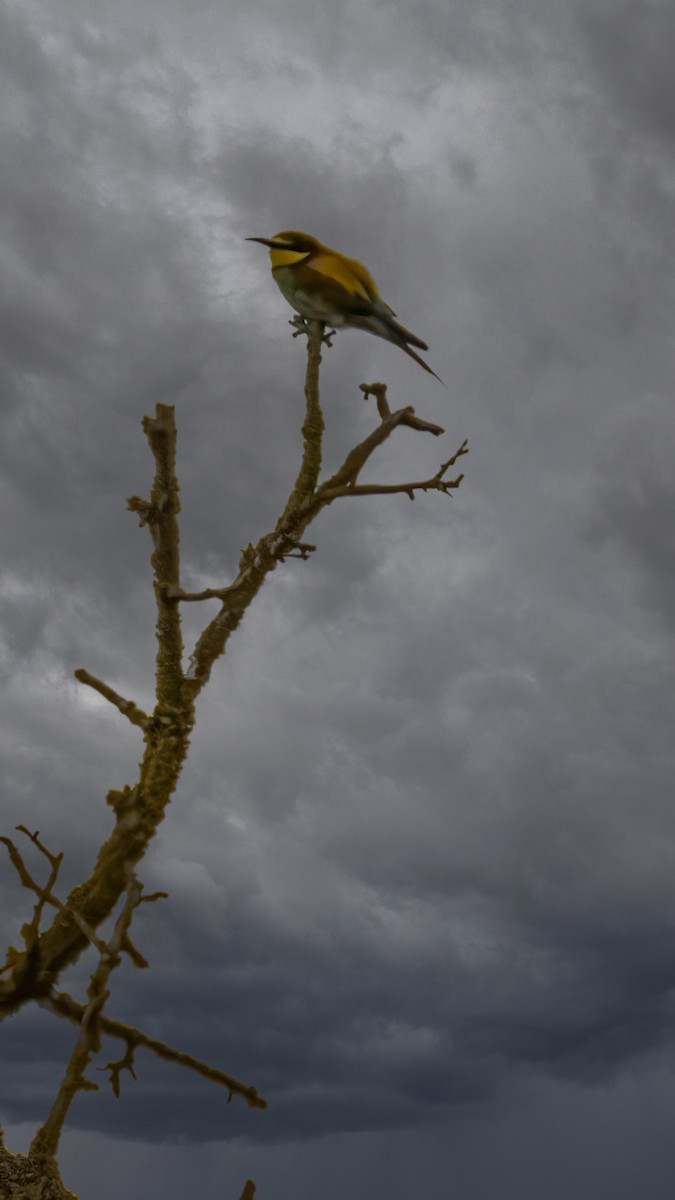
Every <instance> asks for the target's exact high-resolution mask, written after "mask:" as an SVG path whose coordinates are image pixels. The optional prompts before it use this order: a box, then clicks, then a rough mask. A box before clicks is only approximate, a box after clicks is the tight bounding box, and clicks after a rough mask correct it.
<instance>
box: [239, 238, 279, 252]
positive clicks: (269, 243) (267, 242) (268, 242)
mask: <svg viewBox="0 0 675 1200" xmlns="http://www.w3.org/2000/svg"><path fill="white" fill-rule="evenodd" d="M244 241H245V242H260V245H261V246H271V247H272V249H274V247H275V246H276V247H278V246H279V244H280V243H279V242H275V240H274V238H256V237H251V238H244Z"/></svg>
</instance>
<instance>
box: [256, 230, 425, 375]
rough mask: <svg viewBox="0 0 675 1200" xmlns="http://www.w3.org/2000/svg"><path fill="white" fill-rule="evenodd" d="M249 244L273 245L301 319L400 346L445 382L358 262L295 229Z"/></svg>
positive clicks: (284, 287)
mask: <svg viewBox="0 0 675 1200" xmlns="http://www.w3.org/2000/svg"><path fill="white" fill-rule="evenodd" d="M246 241H247V242H261V244H262V245H263V246H269V248H270V260H271V262H272V275H273V278H274V280H275V282H276V283H277V285H278V286H279V288H280V289H281V291H282V292H283V294H284V296H285V297H286V299H287V300H288V303H289V304H290V306H291V308H294V309H295V311H296V312H297V313H299V314H300V316H301V317H304V318H305V319H306V320H308V321H323V322H324V324H326V325H331V326H333V327H334V328H335V329H339V328H340V327H341V326H343V325H345V326H351V328H353V329H365V330H367V331H368V333H374V334H375V336H376V337H381V338H384V339H385V340H386V341H387V342H393V343H394V345H395V346H400V347H401V350H405V352H406V354H409V355H410V357H411V358H414V359H415V362H417V363H419V364H420V366H421V367H424V370H425V371H428V372H429V374H430V375H434V376H435V378H436V379H438V381H439V382H440V383H443V380H442V379H441V378H440V376H439V375H436V372H435V371H432V369H431V367H430V366H428V364H427V363H425V361H424V359H423V358H420V356H419V354H415V351H414V350H411V349H410V346H411V345H413V346H417V347H418V348H419V349H420V350H428V349H429V347H428V346H427V344H426V342H423V341H422V340H421V339H420V338H418V337H416V336H415V334H414V333H411V332H410V330H409V329H405V328H404V327H403V325H399V323H398V321H396V320H394V318H395V316H396V313H395V312H394V310H393V309H392V308H390V307H389V305H388V304H385V302H384V300H383V299H382V297H381V295H380V293H379V292H378V290H377V287H376V285H375V281H374V279H373V278H372V277H371V276H370V274H369V273H368V271H367V270H366V268H365V267H364V266H363V265H362V264H361V263H360V262H357V260H356V259H355V258H345V256H344V254H338V252H337V250H331V249H330V247H329V246H324V245H322V243H321V242H319V241H317V239H316V238H313V237H310V235H309V234H308V233H300V232H299V231H298V230H297V229H286V230H284V231H283V233H276V234H275V235H274V237H272V238H262V237H251V238H246Z"/></svg>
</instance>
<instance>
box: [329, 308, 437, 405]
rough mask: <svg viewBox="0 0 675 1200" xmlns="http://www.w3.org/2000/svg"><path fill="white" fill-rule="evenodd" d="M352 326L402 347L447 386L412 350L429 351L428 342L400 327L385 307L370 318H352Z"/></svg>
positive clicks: (370, 315) (403, 326) (369, 316)
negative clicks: (415, 348) (412, 347)
mask: <svg viewBox="0 0 675 1200" xmlns="http://www.w3.org/2000/svg"><path fill="white" fill-rule="evenodd" d="M350 324H351V325H358V326H359V327H360V328H361V329H367V330H368V332H369V333H374V334H375V336H376V337H381V338H384V339H385V341H387V342H393V343H394V345H395V346H400V348H401V350H405V353H406V354H408V355H409V356H410V358H414V359H415V362H416V363H419V365H420V366H421V367H423V368H424V370H425V371H428V372H429V374H430V375H433V376H434V379H437V380H438V382H439V383H442V384H443V387H446V386H447V384H445V383H444V382H443V380H442V379H441V377H440V375H437V374H436V372H435V371H432V369H431V367H430V366H429V364H428V363H425V361H424V359H423V358H420V356H419V354H415V351H414V350H411V349H410V347H411V346H417V348H418V350H428V349H429V347H428V346H427V344H426V342H423V341H422V339H421V338H418V337H417V335H416V334H414V333H411V332H410V330H409V329H406V328H405V325H400V324H399V322H398V321H395V320H394V317H393V315H392V314H391V313H390V312H389V309H387V308H385V307H384V306H383V307H382V309H381V311H378V312H376V313H372V314H369V315H368V316H362V317H361V316H359V317H354V316H352V318H351V320H350Z"/></svg>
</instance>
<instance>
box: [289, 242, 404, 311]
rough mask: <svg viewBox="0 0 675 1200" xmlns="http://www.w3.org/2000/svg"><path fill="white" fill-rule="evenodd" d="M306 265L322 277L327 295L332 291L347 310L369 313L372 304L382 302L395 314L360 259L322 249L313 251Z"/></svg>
mask: <svg viewBox="0 0 675 1200" xmlns="http://www.w3.org/2000/svg"><path fill="white" fill-rule="evenodd" d="M304 265H305V270H306V271H314V272H316V274H317V275H319V276H320V277H321V288H322V290H323V291H324V292H325V293H326V294H330V293H331V292H332V293H333V295H334V297H335V299H336V300H337V299H338V297H339V300H340V301H341V305H342V306H344V307H345V308H346V309H347V311H348V312H354V313H367V312H370V311H372V308H373V306H375V307H377V306H379V305H382V307H383V308H385V309H386V310H387V312H389V313H391V314H392V316H394V315H395V314H394V312H393V310H392V309H391V308H389V305H388V304H385V302H384V300H383V299H382V297H381V296H380V293H379V292H378V290H377V286H376V284H375V280H374V279H373V278H372V276H371V275H370V273H369V272H368V271H367V270H366V268H365V267H364V266H362V264H361V263H360V262H358V261H357V259H355V258H345V257H344V256H343V255H341V254H340V255H338V254H322V253H321V252H319V253H318V254H312V255H311V256H310V258H309V259H308V260H307V261H306V263H305V264H304ZM317 283H318V281H317Z"/></svg>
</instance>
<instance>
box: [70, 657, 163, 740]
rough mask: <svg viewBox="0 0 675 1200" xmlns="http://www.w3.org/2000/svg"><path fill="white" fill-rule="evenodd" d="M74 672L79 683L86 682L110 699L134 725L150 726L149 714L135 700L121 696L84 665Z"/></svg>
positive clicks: (88, 685)
mask: <svg viewBox="0 0 675 1200" xmlns="http://www.w3.org/2000/svg"><path fill="white" fill-rule="evenodd" d="M74 674H75V678H76V679H77V681H78V683H86V685H87V687H90V688H93V690H94V691H95V692H98V693H99V695H101V696H103V697H104V699H106V700H109V701H110V703H111V704H114V705H115V708H118V709H119V711H120V712H121V713H122V714H123V715H124V716H125V717H126V718H127V720H129V721H131V724H132V725H139V726H140V728H141V729H147V728H148V725H149V724H150V718H149V716H148V715H147V713H144V712H143V710H142V709H141V708H138V706H137V705H136V704H134V702H133V700H125V699H124V696H120V695H119V693H118V692H116V691H114V689H113V688H111V687H109V686H108V684H107V683H104V682H103V680H102V679H97V678H96V676H95V675H91V674H90V673H89V671H86V670H85V669H84V667H78V669H77V671H75V672H74Z"/></svg>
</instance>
